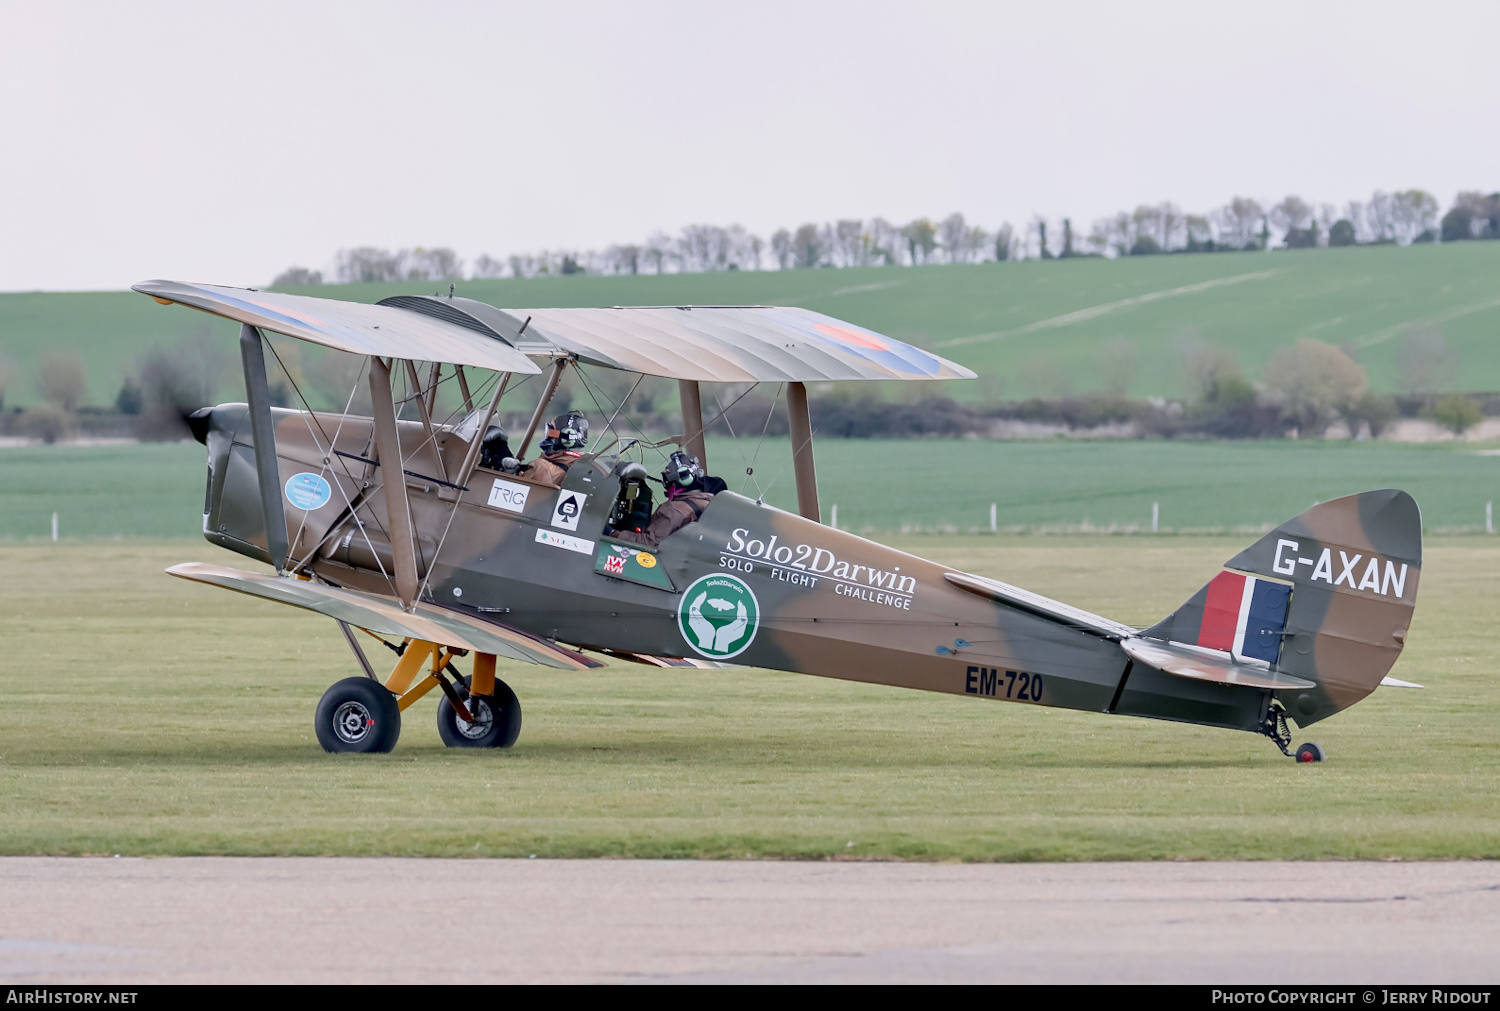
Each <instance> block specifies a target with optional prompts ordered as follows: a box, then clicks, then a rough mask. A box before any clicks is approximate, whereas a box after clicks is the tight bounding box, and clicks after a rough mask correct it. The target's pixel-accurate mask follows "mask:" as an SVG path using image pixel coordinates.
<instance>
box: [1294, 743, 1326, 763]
mask: <svg viewBox="0 0 1500 1011" xmlns="http://www.w3.org/2000/svg"><path fill="white" fill-rule="evenodd" d="M1323 758H1324V755H1323V749H1322V748H1320V747H1318V746H1317V745H1316V744H1314V743H1312V742H1311V741H1308V742H1307V743H1306V744H1304V745H1301V746H1300V747H1298V748H1297V761H1298V762H1321V761H1323Z"/></svg>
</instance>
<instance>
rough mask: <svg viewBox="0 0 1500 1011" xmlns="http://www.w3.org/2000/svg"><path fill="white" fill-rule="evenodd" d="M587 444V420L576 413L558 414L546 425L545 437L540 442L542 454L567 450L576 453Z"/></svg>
mask: <svg viewBox="0 0 1500 1011" xmlns="http://www.w3.org/2000/svg"><path fill="white" fill-rule="evenodd" d="M588 443H589V419H588V418H585V417H584V416H583V414H582V413H580V412H578V411H569V412H568V413H567V414H559V415H558V416H557V417H555V418H553V419H552V420H551V421H549V422H548V423H547V437H546V438H545V439H543V440H542V452H543V453H556V452H558V451H560V450H564V449H569V450H573V451H575V452H576V451H577V450H580V449H582V448H583V447H584V446H587V445H588Z"/></svg>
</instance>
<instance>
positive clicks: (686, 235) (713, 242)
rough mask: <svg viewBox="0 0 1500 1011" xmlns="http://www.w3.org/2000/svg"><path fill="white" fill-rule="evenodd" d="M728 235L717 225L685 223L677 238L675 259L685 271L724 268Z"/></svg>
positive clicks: (726, 265)
mask: <svg viewBox="0 0 1500 1011" xmlns="http://www.w3.org/2000/svg"><path fill="white" fill-rule="evenodd" d="M728 254H729V235H728V233H727V232H725V231H724V229H722V228H720V227H719V226H718V225H687V226H684V228H683V229H682V235H681V236H680V237H679V238H678V239H677V259H678V261H679V262H680V263H681V264H682V269H683V270H684V271H686V272H687V273H690V274H692V273H701V272H703V271H710V270H725V269H727V268H728V266H729V261H728Z"/></svg>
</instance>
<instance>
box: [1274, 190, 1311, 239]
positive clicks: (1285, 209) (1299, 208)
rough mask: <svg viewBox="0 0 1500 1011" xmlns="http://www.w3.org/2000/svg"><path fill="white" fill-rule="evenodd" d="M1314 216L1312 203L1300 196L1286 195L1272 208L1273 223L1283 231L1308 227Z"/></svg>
mask: <svg viewBox="0 0 1500 1011" xmlns="http://www.w3.org/2000/svg"><path fill="white" fill-rule="evenodd" d="M1312 216H1313V209H1312V205H1311V204H1309V203H1308V202H1307V201H1306V200H1303V199H1302V198H1301V197H1298V196H1289V197H1284V198H1283V199H1282V201H1281V202H1280V203H1279V204H1276V205H1275V206H1274V207H1272V208H1271V214H1270V217H1271V224H1273V225H1275V226H1276V227H1277V228H1279V229H1281V231H1282V232H1283V233H1286V232H1289V231H1291V230H1292V229H1294V228H1306V227H1307V223H1308V222H1309V221H1311V220H1312Z"/></svg>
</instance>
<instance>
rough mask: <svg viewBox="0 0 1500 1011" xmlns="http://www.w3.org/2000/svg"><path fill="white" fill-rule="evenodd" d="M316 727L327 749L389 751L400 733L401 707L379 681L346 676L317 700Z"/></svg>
mask: <svg viewBox="0 0 1500 1011" xmlns="http://www.w3.org/2000/svg"><path fill="white" fill-rule="evenodd" d="M313 728H314V729H315V730H316V731H317V732H318V743H319V744H321V745H323V750H324V751H334V752H339V751H357V752H371V751H390V750H391V749H392V748H394V747H395V746H396V739H397V738H399V737H400V736H401V710H400V708H399V707H397V705H396V696H394V695H392V694H391V693H390V692H389V691H388V690H387V689H386V687H385V686H384V685H382V684H380V683H379V682H377V681H371V680H370V679H369V678H344V680H342V681H340V682H338V683H337V684H335V685H334V686H333V687H332V688H330V689H328V690H327V691H326V692H324V693H323V697H322V698H321V699H319V700H318V714H317V716H315V717H314V718H313Z"/></svg>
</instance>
